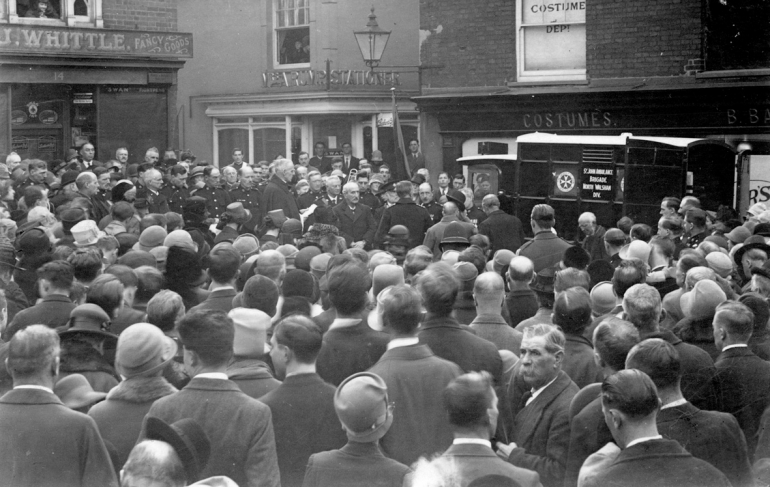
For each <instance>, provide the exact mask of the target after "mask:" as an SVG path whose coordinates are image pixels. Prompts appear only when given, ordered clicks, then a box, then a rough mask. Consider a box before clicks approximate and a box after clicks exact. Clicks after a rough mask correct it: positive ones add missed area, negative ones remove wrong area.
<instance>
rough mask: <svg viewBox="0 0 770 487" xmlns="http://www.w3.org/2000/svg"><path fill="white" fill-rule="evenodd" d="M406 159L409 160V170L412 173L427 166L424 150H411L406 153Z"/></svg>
mask: <svg viewBox="0 0 770 487" xmlns="http://www.w3.org/2000/svg"><path fill="white" fill-rule="evenodd" d="M406 160H407V161H408V162H409V170H410V171H412V174H415V173H416V172H417V170H418V169H422V168H424V167H425V156H424V155H422V152H410V153H408V154H407V155H406Z"/></svg>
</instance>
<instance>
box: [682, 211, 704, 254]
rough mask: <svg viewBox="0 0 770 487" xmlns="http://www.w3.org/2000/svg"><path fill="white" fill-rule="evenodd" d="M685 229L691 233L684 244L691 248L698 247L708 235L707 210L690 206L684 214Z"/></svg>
mask: <svg viewBox="0 0 770 487" xmlns="http://www.w3.org/2000/svg"><path fill="white" fill-rule="evenodd" d="M684 230H685V232H687V234H688V235H689V236H688V237H687V240H685V242H684V244H685V246H686V247H689V248H691V249H696V248H698V245H700V243H701V242H703V240H704V239H705V238H706V237H708V231H707V228H706V212H705V211H703V210H701V209H700V208H690V209H689V210H687V213H685V215H684Z"/></svg>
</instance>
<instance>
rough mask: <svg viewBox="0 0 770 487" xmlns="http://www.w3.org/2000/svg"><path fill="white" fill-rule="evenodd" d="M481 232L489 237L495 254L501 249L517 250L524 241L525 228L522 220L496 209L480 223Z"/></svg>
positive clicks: (491, 250) (491, 248)
mask: <svg viewBox="0 0 770 487" xmlns="http://www.w3.org/2000/svg"><path fill="white" fill-rule="evenodd" d="M479 233H480V234H482V235H486V236H487V237H489V243H490V252H491V253H492V254H493V255H494V253H495V252H497V251H498V250H500V249H508V250H510V251H511V252H516V251H517V250H519V247H521V246H522V244H523V243H524V229H523V228H522V226H521V220H519V219H518V218H517V217H515V216H513V215H509V214H508V213H506V212H504V211H503V210H496V211H493V212H492V213H490V214H489V215H488V216H487V219H486V220H484V221H483V222H481V223H479Z"/></svg>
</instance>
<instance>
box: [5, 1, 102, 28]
mask: <svg viewBox="0 0 770 487" xmlns="http://www.w3.org/2000/svg"><path fill="white" fill-rule="evenodd" d="M0 1H1V2H3V3H5V4H6V5H7V7H6V8H7V11H8V14H9V20H10V21H11V22H12V23H21V24H36V25H40V24H43V25H48V24H51V23H59V24H63V25H67V26H70V27H99V28H101V27H103V26H104V23H103V20H102V0H0ZM1 10H2V9H0V11H1Z"/></svg>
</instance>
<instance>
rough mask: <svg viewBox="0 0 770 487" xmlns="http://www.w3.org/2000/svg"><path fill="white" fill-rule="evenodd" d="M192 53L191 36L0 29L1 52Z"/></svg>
mask: <svg viewBox="0 0 770 487" xmlns="http://www.w3.org/2000/svg"><path fill="white" fill-rule="evenodd" d="M192 49H193V42H192V34H184V33H177V32H174V33H170V32H138V31H122V30H121V31H117V30H105V29H99V30H96V29H70V28H66V29H65V28H58V29H56V28H54V29H52V28H48V27H45V26H21V25H11V26H3V27H0V52H14V53H35V54H59V55H61V54H76V55H78V56H83V55H85V56H96V55H101V56H104V55H120V56H137V57H181V58H191V57H192Z"/></svg>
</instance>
